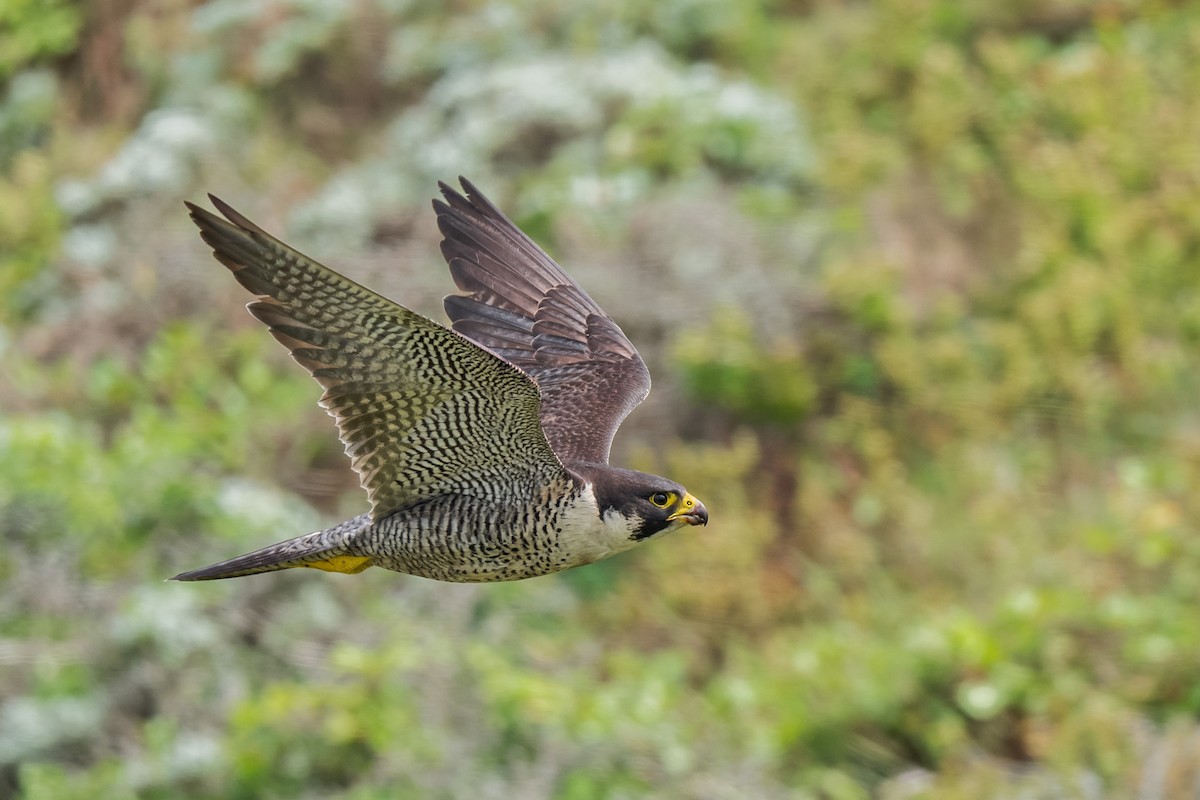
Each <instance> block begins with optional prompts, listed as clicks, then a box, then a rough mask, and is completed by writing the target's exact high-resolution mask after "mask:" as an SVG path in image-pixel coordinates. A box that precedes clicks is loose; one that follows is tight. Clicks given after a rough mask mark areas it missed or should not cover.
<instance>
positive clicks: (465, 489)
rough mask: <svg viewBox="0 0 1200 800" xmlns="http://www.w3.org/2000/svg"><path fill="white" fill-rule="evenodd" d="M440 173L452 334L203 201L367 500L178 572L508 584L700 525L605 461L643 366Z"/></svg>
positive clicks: (555, 275)
mask: <svg viewBox="0 0 1200 800" xmlns="http://www.w3.org/2000/svg"><path fill="white" fill-rule="evenodd" d="M459 180H460V182H461V184H462V188H463V191H464V192H465V194H460V193H459V192H457V191H456V190H454V189H453V188H451V187H449V186H447V185H446V184H444V183H439V184H438V186H439V188H440V189H441V192H442V195H443V197H444V201H443V200H435V201H434V203H433V207H434V210H435V211H436V213H437V222H438V227H439V228H440V229H441V232H442V235H443V236H444V239H443V241H442V245H441V249H442V254H443V256H445V258H446V261H447V263H448V264H449V266H450V274H451V275H452V276H453V278H454V282H455V284H456V285H457V286H458V288H459V289H460V290H461V291H462V292H463V293H462V294H453V295H449V296H448V297H446V299H445V301H444V305H445V309H446V313H447V315H448V316H449V317H450V321H451V323H452V325H451V327H450V328H447V327H445V326H443V325H439V324H438V323H436V322H434V321H432V320H430V319H427V318H426V317H423V316H421V315H420V314H416V313H414V312H412V311H410V310H408V309H407V308H404V307H403V306H400V305H397V304H396V303H393V302H392V301H391V300H388V299H387V298H385V297H382V296H380V295H378V294H376V293H374V292H372V291H371V290H370V289H367V288H365V287H363V286H360V285H359V284H357V283H355V282H354V281H352V280H350V279H349V278H346V277H344V276H342V275H339V274H338V273H336V272H334V271H333V270H331V269H329V268H328V267H325V266H322V265H321V264H319V263H317V262H316V261H313V260H312V259H310V258H308V257H307V256H305V255H303V254H301V253H299V252H297V251H296V250H293V249H292V248H291V247H289V246H288V245H286V244H284V243H283V242H281V241H279V240H278V239H276V238H274V237H273V236H271V235H270V234H268V233H267V232H265V231H264V230H262V229H261V228H259V227H258V226H257V225H255V224H254V223H253V222H251V221H250V220H248V219H246V218H245V217H243V216H242V215H241V214H239V213H238V212H237V211H234V210H233V209H232V208H230V207H229V206H228V205H226V204H225V203H223V202H221V201H220V200H218V199H217V198H216V197H212V196H211V195H210V199H211V200H212V203H213V205H214V206H216V208H217V210H218V211H220V213H221V214H222V215H223V216H224V219H222V218H221V217H219V216H217V215H216V214H213V213H211V212H209V211H206V210H205V209H202V208H199V207H197V206H195V205H193V204H191V203H188V204H187V207H188V210H189V211H190V212H191V218H192V220H193V221H194V222H195V223H196V225H197V226H199V228H200V235H201V237H202V238H203V239H204V241H205V242H207V243H208V244H209V245H210V246H211V247H212V248H213V251H214V252H213V254H214V256H215V257H216V259H217V260H218V261H220V262H221V263H222V264H224V265H225V266H226V267H228V268H229V269H230V271H232V273H233V276H234V277H235V278H237V280H238V282H239V283H241V284H242V286H244V287H246V288H247V289H248V290H249V291H250V292H251V293H252V294H255V295H257V296H258V299H257V300H255V301H254V302H252V303H250V304H249V305H248V306H247V309H248V310H249V311H250V313H251V314H252V315H254V316H255V317H257V318H258V319H260V320H262V322H264V323H265V324H266V325H267V326H268V327H269V328H270V331H271V334H272V335H273V336H274V337H275V338H276V339H278V340H279V341H280V342H282V343H283V345H284V346H285V347H287V348H288V349H289V350H290V351H291V354H292V358H294V359H295V360H296V361H297V362H298V363H299V364H300V365H301V366H303V367H304V368H305V369H307V370H308V371H309V372H310V373H311V374H312V376H313V377H314V378H315V379H316V380H317V382H318V383H319V384H321V386H322V387H323V388H324V390H325V392H324V394H323V395H322V396H321V400H320V403H321V406H322V407H323V408H324V409H325V410H326V411H327V412H328V413H329V414H330V415H331V416H332V417H333V418H334V419H335V420H336V422H337V427H338V432H339V435H340V438H341V440H342V443H343V444H344V445H345V447H346V455H348V456H349V457H350V459H351V463H352V465H353V468H354V470H355V472H357V473H358V477H359V481H360V482H361V483H362V487H363V488H364V489H366V491H367V498H368V500H369V501H370V505H371V510H370V511H369V512H367V513H364V514H360V515H359V516H357V517H354V518H353V519H350V520H347V521H345V522H343V523H341V524H339V525H335V526H333V527H332V528H328V529H326V530H321V531H316V532H315V533H309V534H305V535H303V536H298V537H296V538H294V539H289V540H287V541H284V542H280V543H279V544H274V545H270V546H269V547H264V548H262V549H260V550H255V551H254V552H252V553H247V554H246V555H242V556H238V557H237V558H232V559H229V560H228V561H222V562H220V563H218V564H213V565H212V566H208V567H203V568H202V569H197V570H193V571H191V572H183V573H180V574H179V575H176V576H175V577H174V578H173V580H180V581H200V580H213V579H217V578H234V577H239V576H242V575H252V574H255V573H259V572H271V571H274V570H281V569H290V568H292V567H313V568H316V569H321V570H326V571H329V572H343V573H357V572H361V571H363V570H365V569H366V568H368V567H383V568H385V569H390V570H395V571H397V572H405V573H409V574H412V575H419V576H422V577H425V578H434V579H437V580H443V581H507V580H519V579H521V578H531V577H534V576H537V575H546V574H549V573H552V572H558V571H559V570H564V569H570V568H571V567H578V566H581V565H583V564H589V563H591V562H593V561H597V560H599V559H602V558H606V557H607V556H611V555H613V554H615V553H619V552H621V551H623V550H628V549H629V548H631V547H633V546H634V545H637V544H640V543H642V542H645V541H649V540H650V539H654V538H657V537H659V536H661V535H663V534H665V533H669V532H671V531H674V530H677V529H679V528H681V527H683V526H685V525H706V524H708V511H707V510H706V509H705V508H704V504H703V503H701V502H700V501H699V500H697V499H696V498H695V497H693V496H692V495H691V494H689V493H688V491H687V490H686V489H684V488H683V487H682V486H680V485H679V484H678V483H676V482H674V481H672V480H668V479H667V478H660V477H658V476H657V475H649V474H646V473H643V472H635V471H633V470H628V469H620V468H618V467H613V466H610V465H609V463H608V456H609V449H610V447H611V446H612V439H613V435H614V434H615V433H616V431H617V427H618V426H619V425H620V424H621V421H622V420H623V419H625V417H626V415H628V414H629V412H630V411H632V410H633V408H634V407H635V406H636V405H637V404H638V403H640V402H641V401H642V400H643V399H645V397H646V394H647V393H648V392H649V391H650V374H649V372H648V371H647V369H646V365H645V363H644V362H643V361H642V359H641V357H640V356H639V355H638V353H637V350H636V349H635V348H634V346H633V345H632V344H631V343H630V341H629V339H627V338H626V336H625V334H624V333H622V332H621V329H620V328H619V327H617V324H616V323H615V322H613V321H612V319H610V318H609V317H608V315H607V314H605V313H604V311H602V310H601V309H600V307H599V306H598V305H596V303H595V301H593V300H592V298H591V297H589V296H588V295H587V293H586V292H585V291H584V290H583V289H582V288H580V286H579V284H577V283H576V282H575V281H574V280H572V279H571V278H570V276H568V275H567V273H566V272H564V271H563V269H562V267H560V266H559V265H558V264H556V263H555V262H554V261H553V259H551V258H550V257H549V256H548V255H547V254H546V253H545V252H544V251H543V250H542V249H541V248H540V247H538V246H537V245H536V244H534V242H533V240H532V239H530V238H529V237H528V236H526V235H525V234H524V233H522V232H521V230H520V229H519V228H517V226H516V225H514V224H513V223H512V222H511V221H510V220H509V219H508V218H507V217H505V216H504V214H502V213H501V212H500V211H499V210H498V209H497V208H496V207H495V206H494V205H492V203H491V202H489V201H488V199H487V198H486V197H484V196H483V195H482V194H481V193H480V192H479V190H478V189H476V188H475V187H474V186H472V185H471V183H470V182H468V181H467V180H466V179H464V178H460V179H459Z"/></svg>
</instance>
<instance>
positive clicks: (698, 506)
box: [583, 465, 708, 542]
mask: <svg viewBox="0 0 1200 800" xmlns="http://www.w3.org/2000/svg"><path fill="white" fill-rule="evenodd" d="M583 477H585V479H586V480H587V481H588V482H589V483H591V484H592V491H593V492H594V493H595V495H596V503H597V505H598V506H599V507H600V516H601V518H602V519H605V520H609V519H611V517H612V516H613V515H615V516H616V517H617V518H618V519H619V520H620V521H621V522H622V523H623V525H624V527H625V528H626V529H627V530H628V531H629V538H630V539H631V540H633V541H634V542H644V541H646V540H647V539H650V538H652V537H654V536H658V535H659V534H662V533H667V532H670V531H673V530H676V529H678V528H681V527H683V526H684V525H707V524H708V509H706V508H705V507H704V504H703V503H701V502H700V501H699V500H697V499H696V498H695V497H694V496H693V495H692V494H691V493H689V492H688V490H687V489H685V488H683V487H682V486H680V485H679V484H678V483H676V482H675V481H672V480H668V479H666V478H661V477H659V476H658V475H650V474H648V473H645V472H636V471H634V470H629V469H617V468H615V467H609V466H600V465H597V466H594V467H592V468H591V469H588V470H587V473H586V474H585V475H584V476H583Z"/></svg>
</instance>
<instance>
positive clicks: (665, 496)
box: [646, 492, 675, 508]
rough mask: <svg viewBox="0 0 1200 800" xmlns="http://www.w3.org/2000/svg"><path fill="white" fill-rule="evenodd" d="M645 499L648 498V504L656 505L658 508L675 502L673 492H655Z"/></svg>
mask: <svg viewBox="0 0 1200 800" xmlns="http://www.w3.org/2000/svg"><path fill="white" fill-rule="evenodd" d="M646 499H647V500H649V501H650V504H651V505H653V506H657V507H658V508H667V507H668V506H671V505H674V504H675V493H674V492H655V493H654V494H652V495H650V496H649V497H647V498H646Z"/></svg>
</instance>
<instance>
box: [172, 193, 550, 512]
mask: <svg viewBox="0 0 1200 800" xmlns="http://www.w3.org/2000/svg"><path fill="white" fill-rule="evenodd" d="M209 197H210V199H211V200H212V202H213V205H215V206H216V208H217V210H219V211H220V212H221V213H222V214H223V215H224V216H225V217H226V219H221V218H220V217H218V216H216V215H215V214H212V213H210V212H208V211H206V210H204V209H202V208H198V207H196V206H194V205H192V204H191V203H188V204H187V206H188V209H189V210H190V212H191V216H192V220H193V221H195V223H196V225H198V226H199V228H200V233H201V236H202V237H203V238H204V241H206V242H207V243H208V244H209V245H210V246H211V247H212V248H213V251H214V255H215V257H216V259H217V260H218V261H220V262H221V263H222V264H224V265H225V266H227V267H228V268H229V269H230V270H231V271H232V272H233V275H234V277H235V278H237V280H238V282H239V283H241V284H242V285H243V286H245V287H246V288H247V289H249V290H250V291H251V292H252V293H254V294H256V295H258V297H259V299H258V300H257V301H255V302H252V303H250V304H249V305H248V306H247V308H248V309H249V311H250V313H251V314H253V315H254V316H255V317H257V318H258V319H260V320H262V321H263V322H265V323H266V324H267V325H268V326H269V327H270V330H271V333H272V335H274V336H275V338H276V339H278V340H279V341H280V342H282V343H283V344H284V345H285V346H286V347H287V348H288V349H289V350H290V351H291V353H292V357H293V358H294V359H295V360H296V361H297V362H298V363H299V364H300V365H301V366H303V367H304V368H305V369H307V370H308V371H309V372H310V373H311V374H312V376H313V377H314V378H316V380H317V382H318V383H320V384H321V386H323V387H324V388H325V393H324V394H323V395H322V397H321V405H322V407H323V408H325V410H326V411H328V412H329V414H330V415H332V416H333V418H334V419H335V420H336V421H337V426H338V431H339V434H340V436H341V440H342V442H343V444H345V446H346V454H347V455H349V456H350V458H351V460H352V462H353V466H354V469H355V471H356V472H357V473H358V475H359V480H360V481H361V482H362V486H363V488H364V489H366V490H367V494H368V496H369V498H370V501H371V516H372V519H373V520H380V519H382V518H384V517H386V516H388V515H389V514H391V513H393V512H395V511H398V510H399V509H401V508H404V507H406V506H408V505H410V504H413V503H416V502H420V501H421V500H423V499H426V498H429V497H433V496H436V495H441V494H447V493H454V492H461V493H469V494H474V495H480V496H490V495H491V494H492V493H495V492H497V491H499V490H500V488H501V487H514V484H517V485H520V486H521V487H522V488H524V489H525V490H526V491H532V489H533V487H535V486H537V485H540V484H542V483H543V482H544V481H545V480H546V478H547V476H553V475H556V474H560V473H561V471H562V465H561V463H560V462H559V461H558V459H557V458H556V457H555V455H554V453H553V451H552V450H551V448H550V445H549V443H548V442H547V440H546V436H545V434H543V432H542V429H541V425H540V420H539V408H540V401H539V394H538V388H537V386H536V385H535V384H534V383H533V381H532V380H530V378H529V376H527V375H524V374H523V373H522V372H521V371H520V370H519V369H517V368H515V367H514V366H512V365H511V364H508V363H505V362H504V361H503V360H502V359H500V358H498V357H497V356H496V355H494V354H492V353H489V352H487V351H486V350H485V349H483V348H481V347H479V346H477V345H476V344H474V343H472V342H470V341H468V340H467V339H466V338H465V337H463V336H462V335H460V334H458V333H455V332H454V331H452V330H450V329H448V328H446V327H443V326H441V325H438V324H437V323H435V322H433V321H432V320H429V319H426V318H425V317H422V316H421V315H419V314H416V313H414V312H412V311H409V310H408V309H406V308H403V307H402V306H399V305H396V304H395V303H393V302H392V301H390V300H388V299H386V298H384V297H382V296H380V295H378V294H376V293H374V292H372V291H370V290H369V289H366V288H365V287H363V286H360V285H359V284H357V283H355V282H354V281H351V280H350V279H348V278H346V277H344V276H342V275H339V274H338V273H336V272H334V271H333V270H331V269H329V268H327V267H324V266H322V265H321V264H318V263H317V262H316V261H313V260H312V259H310V258H308V257H307V256H304V255H303V254H301V253H299V252H297V251H296V250H293V249H292V248H291V247H289V246H287V245H286V244H284V243H283V242H280V241H279V240H278V239H275V238H274V237H272V236H270V235H269V234H267V233H266V232H265V231H263V230H262V229H261V228H259V227H258V226H257V225H255V224H254V223H252V222H250V221H249V220H248V219H246V218H245V217H243V216H242V215H241V214H239V213H238V212H236V211H234V210H233V209H232V208H230V207H229V206H228V205H226V204H225V203H223V202H221V201H220V200H218V199H217V198H215V197H212V196H211V195H210V196H209ZM226 220H228V221H226Z"/></svg>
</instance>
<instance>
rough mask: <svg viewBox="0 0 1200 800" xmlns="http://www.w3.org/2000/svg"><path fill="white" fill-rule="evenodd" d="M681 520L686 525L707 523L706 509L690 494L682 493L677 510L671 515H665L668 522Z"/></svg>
mask: <svg viewBox="0 0 1200 800" xmlns="http://www.w3.org/2000/svg"><path fill="white" fill-rule="evenodd" d="M676 520H682V521H683V522H686V523H687V524H688V525H707V524H708V509H707V508H705V507H704V503H701V502H700V501H699V500H697V499H696V498H695V497H692V495H690V494H688V495H684V498H683V499H682V500H680V501H679V510H678V511H676V512H675V513H674V514H672V515H671V516H669V517H667V521H668V522H675V521H676Z"/></svg>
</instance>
